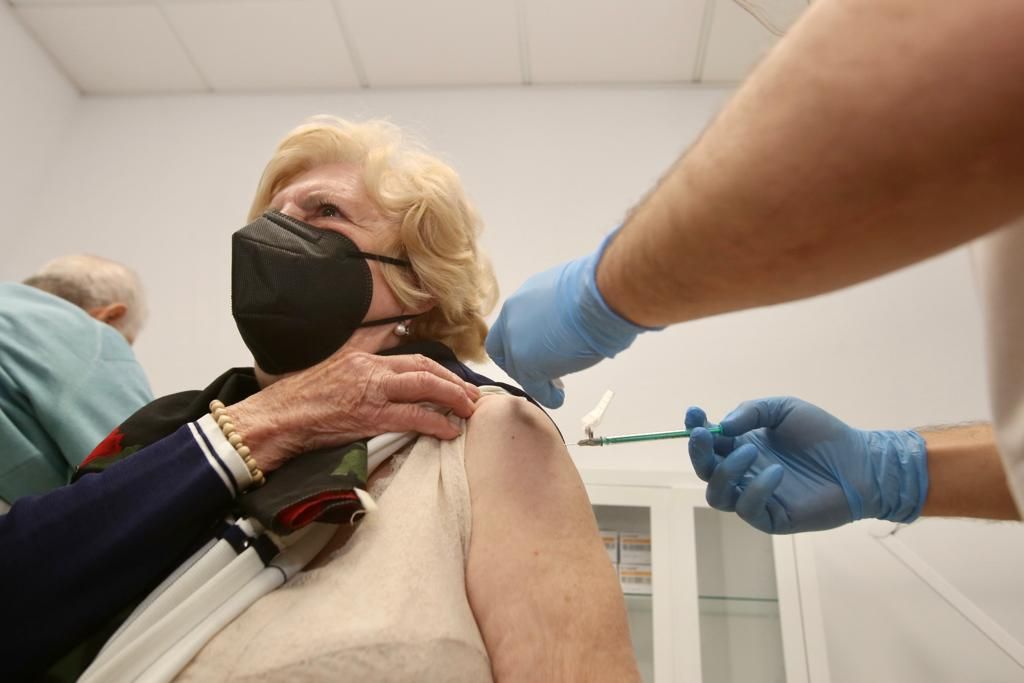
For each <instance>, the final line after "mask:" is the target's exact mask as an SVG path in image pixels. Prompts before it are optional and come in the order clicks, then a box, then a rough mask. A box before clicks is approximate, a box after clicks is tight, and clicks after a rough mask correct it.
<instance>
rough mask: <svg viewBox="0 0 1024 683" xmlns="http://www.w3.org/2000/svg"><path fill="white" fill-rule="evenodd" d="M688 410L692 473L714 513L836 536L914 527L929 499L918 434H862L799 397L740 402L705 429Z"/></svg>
mask: <svg viewBox="0 0 1024 683" xmlns="http://www.w3.org/2000/svg"><path fill="white" fill-rule="evenodd" d="M705 425H706V416H705V414H704V411H703V410H701V409H700V408H690V409H689V410H687V411H686V427H687V428H688V429H692V430H693V433H692V435H691V436H690V446H689V447H690V460H691V461H692V462H693V468H694V469H695V470H696V472H697V476H699V477H700V478H701V479H703V480H704V481H706V482H708V488H707V500H708V503H709V504H710V505H711V507H714V508H717V509H719V510H724V511H726V512H731V511H733V510H735V511H736V514H738V515H739V516H740V517H742V518H743V519H744V520H746V521H747V522H748V523H750V525H751V526H753V527H755V528H757V529H760V530H761V531H764V532H767V533H772V534H790V533H796V532H800V531H817V530H820V529H831V528H833V527H837V526H841V525H843V524H846V523H848V522H853V521H856V520H858V519H865V518H869V517H874V518H878V519H885V520H889V521H892V522H902V523H909V522H912V521H914V520H915V519H917V517H918V516H919V515H920V514H921V508H922V507H923V506H924V500H925V496H926V495H927V493H928V464H927V456H926V451H925V443H924V439H922V438H921V436H920V435H919V434H917V433H916V432H912V431H902V432H887V431H861V430H858V429H853V428H851V427H848V426H847V425H846V424H844V423H843V422H841V421H840V420H838V419H837V418H835V417H833V416H832V415H829V414H828V413H826V412H825V411H824V410H822V409H821V408H818V407H816V406H813V405H811V404H810V403H807V402H806V401H801V400H800V399H798V398H790V397H783V398H764V399H759V400H756V401H747V402H745V403H742V404H740V406H739V407H738V408H736V409H735V410H733V411H732V412H731V413H729V415H727V416H726V417H725V418H724V419H723V420H722V422H721V425H722V432H723V433H722V435H721V436H715V435H712V434H711V433H710V432H709V431H707V430H706V429H702V427H704V426H705Z"/></svg>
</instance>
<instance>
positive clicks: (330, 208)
mask: <svg viewBox="0 0 1024 683" xmlns="http://www.w3.org/2000/svg"><path fill="white" fill-rule="evenodd" d="M316 215H317V216H318V217H320V218H343V217H344V214H343V213H342V212H341V209H339V208H338V207H337V206H335V205H334V204H329V203H327V202H323V203H321V204H320V206H318V207H317V208H316Z"/></svg>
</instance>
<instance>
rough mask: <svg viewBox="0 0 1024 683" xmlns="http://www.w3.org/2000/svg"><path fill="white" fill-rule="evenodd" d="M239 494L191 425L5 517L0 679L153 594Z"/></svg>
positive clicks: (48, 658)
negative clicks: (234, 492)
mask: <svg viewBox="0 0 1024 683" xmlns="http://www.w3.org/2000/svg"><path fill="white" fill-rule="evenodd" d="M231 501H232V496H231V494H230V493H229V491H228V489H227V488H226V487H225V485H224V483H223V482H222V480H221V477H220V476H219V475H218V474H217V472H216V471H215V470H214V469H213V467H211V465H210V463H209V461H208V459H207V456H206V455H205V454H204V451H203V449H202V448H201V446H200V445H199V444H198V443H197V442H196V440H195V438H194V437H193V435H192V432H191V431H190V428H189V425H185V426H183V427H181V428H180V429H179V430H178V431H176V432H175V433H173V434H171V435H170V436H168V437H166V438H164V439H162V440H160V441H157V442H156V443H154V444H152V445H150V446H147V447H146V448H143V449H141V450H139V451H138V452H137V453H136V454H135V455H133V456H132V457H130V458H127V459H126V460H123V461H122V462H119V463H117V464H115V465H112V466H111V467H109V468H108V469H107V470H105V471H104V472H101V473H97V474H89V475H86V476H84V477H82V479H81V480H79V481H78V482H76V483H75V484H72V485H70V486H64V487H62V488H59V489H55V490H53V491H50V492H48V493H45V494H42V495H38V496H31V497H28V498H22V499H20V500H18V501H17V502H16V503H15V504H14V505H13V506H12V507H11V509H10V511H9V512H8V513H7V514H6V515H0V591H2V594H3V599H2V601H0V623H2V625H3V626H2V628H0V630H2V631H3V632H4V635H3V637H2V638H0V680H4V681H10V680H22V679H24V678H27V677H29V676H31V675H33V674H35V673H37V672H39V671H41V670H45V669H46V668H47V667H48V666H49V665H50V664H51V663H52V662H53V661H54V660H55V659H57V658H59V657H60V656H62V655H63V654H64V653H65V652H66V651H67V650H69V649H70V648H71V647H74V646H75V645H76V644H78V643H79V642H81V641H82V640H83V639H84V638H85V637H87V636H88V635H89V634H90V632H91V631H92V629H95V628H97V627H99V626H100V625H101V624H103V623H104V621H105V620H107V619H109V618H110V616H111V615H113V614H115V613H117V612H118V611H120V610H121V609H123V608H124V607H125V606H127V605H129V604H131V603H132V602H133V601H135V600H138V599H139V598H141V597H143V596H144V595H145V594H146V593H147V592H148V591H150V590H152V588H153V587H155V586H156V585H157V584H158V583H159V582H160V581H161V580H163V578H164V577H165V576H166V575H167V574H169V573H170V572H171V571H172V570H173V569H174V568H175V566H176V565H177V564H178V563H180V562H181V561H183V560H184V559H185V557H186V555H187V553H188V552H189V551H190V550H191V549H192V547H193V545H194V544H195V542H196V540H197V538H199V537H200V536H201V534H203V532H204V531H206V530H207V529H208V528H209V527H210V526H211V525H212V524H214V523H215V522H216V521H217V520H218V519H220V518H222V517H223V516H224V514H225V513H226V512H227V511H228V509H229V507H230V504H231Z"/></svg>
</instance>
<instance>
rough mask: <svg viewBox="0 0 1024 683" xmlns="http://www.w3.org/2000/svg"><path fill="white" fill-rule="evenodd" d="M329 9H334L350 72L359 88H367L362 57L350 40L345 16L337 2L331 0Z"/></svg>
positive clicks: (368, 81) (367, 81)
mask: <svg viewBox="0 0 1024 683" xmlns="http://www.w3.org/2000/svg"><path fill="white" fill-rule="evenodd" d="M331 7H333V8H334V16H335V17H336V18H337V20H338V31H340V32H341V38H342V40H343V41H344V43H345V49H346V50H347V51H348V58H349V60H350V61H351V62H352V70H353V71H355V72H356V79H357V80H358V81H359V87H360V88H364V89H365V88H369V87H370V79H369V78H368V77H367V75H366V68H365V67H364V66H363V59H362V56H360V54H359V50H358V49H356V43H355V41H354V40H352V36H351V34H349V31H348V24H346V23H345V15H344V14H343V13H342V11H341V3H340V2H338V1H337V0H331Z"/></svg>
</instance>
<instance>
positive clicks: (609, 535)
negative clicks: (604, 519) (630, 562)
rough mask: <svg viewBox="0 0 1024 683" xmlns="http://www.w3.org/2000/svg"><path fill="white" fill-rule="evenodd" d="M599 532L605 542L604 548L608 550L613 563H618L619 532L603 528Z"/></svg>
mask: <svg viewBox="0 0 1024 683" xmlns="http://www.w3.org/2000/svg"><path fill="white" fill-rule="evenodd" d="M598 533H599V534H601V542H602V543H604V549H605V550H607V551H608V558H609V559H610V560H611V561H612V564H618V563H619V532H618V531H606V530H604V529H601V530H600V531H598Z"/></svg>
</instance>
